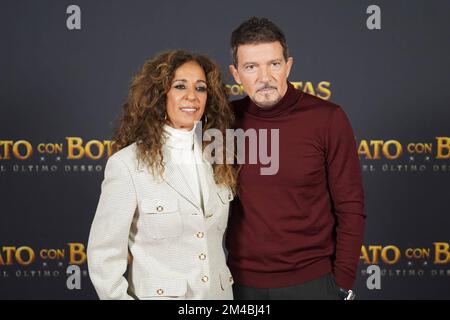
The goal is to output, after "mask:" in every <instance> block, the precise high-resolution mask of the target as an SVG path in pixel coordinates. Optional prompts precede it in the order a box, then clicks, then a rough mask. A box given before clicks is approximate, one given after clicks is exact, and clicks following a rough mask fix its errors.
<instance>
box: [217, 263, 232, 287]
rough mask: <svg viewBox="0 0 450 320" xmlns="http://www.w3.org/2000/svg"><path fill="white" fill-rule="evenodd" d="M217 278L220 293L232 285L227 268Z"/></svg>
mask: <svg viewBox="0 0 450 320" xmlns="http://www.w3.org/2000/svg"><path fill="white" fill-rule="evenodd" d="M219 277H220V287H221V289H222V291H225V290H227V289H229V288H230V287H231V286H232V285H233V283H234V280H233V276H232V275H231V272H230V269H228V267H225V268H223V269H222V270H221V271H220V273H219Z"/></svg>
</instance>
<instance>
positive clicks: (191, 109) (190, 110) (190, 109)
mask: <svg viewBox="0 0 450 320" xmlns="http://www.w3.org/2000/svg"><path fill="white" fill-rule="evenodd" d="M198 109H199V108H197V107H180V110H181V111H182V112H185V113H188V114H192V113H195V112H197V111H198Z"/></svg>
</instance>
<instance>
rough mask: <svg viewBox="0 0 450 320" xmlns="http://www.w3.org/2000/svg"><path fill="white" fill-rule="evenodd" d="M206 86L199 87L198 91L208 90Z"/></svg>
mask: <svg viewBox="0 0 450 320" xmlns="http://www.w3.org/2000/svg"><path fill="white" fill-rule="evenodd" d="M206 90H207V89H206V87H197V91H198V92H206Z"/></svg>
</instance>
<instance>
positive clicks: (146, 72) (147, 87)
mask: <svg viewBox="0 0 450 320" xmlns="http://www.w3.org/2000/svg"><path fill="white" fill-rule="evenodd" d="M191 61H195V62H196V63H198V64H199V65H200V66H201V67H202V68H203V70H204V72H205V75H206V82H207V94H208V97H207V101H206V106H205V113H204V116H206V117H207V119H208V121H207V122H206V124H205V123H203V133H204V132H205V130H208V129H210V128H215V129H218V130H220V131H221V132H222V134H223V137H226V134H225V132H226V129H227V128H230V127H231V125H232V122H233V120H234V119H233V112H232V110H231V106H230V104H229V102H228V96H227V91H226V88H225V85H224V84H223V82H222V75H221V72H220V68H219V67H218V66H217V65H216V64H215V63H214V62H212V61H211V60H210V59H209V58H208V57H206V56H204V55H200V54H193V53H189V52H186V51H182V50H176V51H168V52H163V53H160V54H158V55H157V56H155V57H154V58H152V59H150V60H148V61H146V62H145V63H144V65H143V67H142V68H141V70H140V71H139V72H138V73H137V74H136V75H135V76H134V78H133V81H132V83H131V86H130V89H129V93H128V99H127V101H126V103H125V104H124V105H123V115H122V117H121V118H120V120H119V125H118V127H117V129H116V132H115V135H114V138H113V140H114V144H113V152H117V151H119V150H120V149H123V148H125V147H126V146H128V145H130V144H132V143H134V142H136V145H137V147H138V159H139V161H142V162H143V163H145V164H146V165H147V166H148V167H149V169H150V170H151V172H152V174H153V175H155V174H159V175H162V173H163V171H164V159H163V151H162V147H163V145H164V143H165V141H164V135H163V127H164V124H165V123H166V120H165V116H166V95H167V92H168V91H169V89H170V87H171V84H172V81H173V78H174V76H175V71H176V70H177V69H178V68H179V67H180V66H182V65H183V64H185V63H187V62H191ZM209 143H211V142H207V143H205V142H203V149H204V148H205V147H206V146H207V145H208V144H209ZM221 150H223V156H224V159H226V158H225V148H223V149H221ZM220 152H222V151H220ZM212 167H213V171H214V179H215V181H216V183H217V184H224V185H227V186H229V187H230V188H231V189H232V190H233V192H235V191H236V175H237V173H236V169H235V167H234V166H233V164H226V163H224V164H216V163H213V164H212Z"/></svg>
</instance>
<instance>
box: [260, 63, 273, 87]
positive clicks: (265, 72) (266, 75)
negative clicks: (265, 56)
mask: <svg viewBox="0 0 450 320" xmlns="http://www.w3.org/2000/svg"><path fill="white" fill-rule="evenodd" d="M258 78H259V81H260V82H264V83H267V82H269V81H270V78H271V75H270V70H269V69H268V68H266V67H263V68H260V71H259V77H258Z"/></svg>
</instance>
